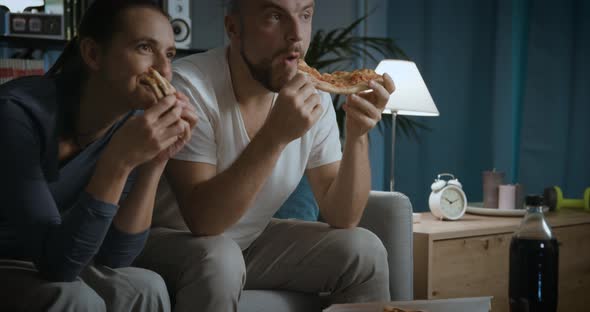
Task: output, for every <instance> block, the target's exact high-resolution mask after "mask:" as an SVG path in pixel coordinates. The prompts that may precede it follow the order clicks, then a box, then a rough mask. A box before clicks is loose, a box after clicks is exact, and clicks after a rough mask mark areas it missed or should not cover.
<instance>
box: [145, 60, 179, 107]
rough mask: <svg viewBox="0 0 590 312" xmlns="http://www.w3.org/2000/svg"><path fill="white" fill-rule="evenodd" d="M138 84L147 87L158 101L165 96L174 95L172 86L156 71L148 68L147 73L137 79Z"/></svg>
mask: <svg viewBox="0 0 590 312" xmlns="http://www.w3.org/2000/svg"><path fill="white" fill-rule="evenodd" d="M139 82H140V83H143V84H145V85H147V86H148V87H149V88H150V89H151V90H152V92H154V95H155V96H156V98H157V99H158V100H159V99H161V98H163V97H165V96H168V95H172V94H174V93H176V89H175V88H174V86H172V85H171V84H170V82H168V80H166V79H165V78H164V77H162V75H160V73H158V71H157V70H155V69H153V68H151V67H150V68H149V69H148V72H147V73H144V74H142V75H141V76H140V77H139Z"/></svg>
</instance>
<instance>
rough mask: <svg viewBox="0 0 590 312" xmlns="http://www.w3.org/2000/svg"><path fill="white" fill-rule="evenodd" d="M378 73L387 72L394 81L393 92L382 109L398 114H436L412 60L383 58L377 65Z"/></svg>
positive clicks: (387, 112)
mask: <svg viewBox="0 0 590 312" xmlns="http://www.w3.org/2000/svg"><path fill="white" fill-rule="evenodd" d="M375 71H376V72H377V73H378V74H384V73H387V74H388V75H389V76H391V78H392V79H393V83H395V92H393V94H391V96H390V97H389V101H388V102H387V105H386V106H385V110H384V111H383V112H384V113H386V114H391V113H392V112H395V113H396V114H398V115H412V116H438V115H439V112H438V109H437V108H436V105H435V104H434V100H432V96H430V92H428V88H427V87H426V84H425V83H424V80H423V79H422V76H421V75H420V71H418V67H416V64H415V63H414V62H410V61H403V60H383V61H381V62H380V63H379V65H377V68H376V69H375Z"/></svg>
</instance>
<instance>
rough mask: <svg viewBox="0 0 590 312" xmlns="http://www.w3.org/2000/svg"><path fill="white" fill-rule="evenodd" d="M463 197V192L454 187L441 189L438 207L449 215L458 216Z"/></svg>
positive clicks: (463, 201) (463, 203)
mask: <svg viewBox="0 0 590 312" xmlns="http://www.w3.org/2000/svg"><path fill="white" fill-rule="evenodd" d="M464 206H465V199H464V198H463V194H462V193H461V192H460V191H459V190H457V189H456V188H454V187H448V188H446V189H444V190H443V193H442V194H441V198H440V208H441V210H442V211H443V212H444V213H445V214H446V215H447V216H449V217H458V216H460V215H461V213H462V212H463V207H464Z"/></svg>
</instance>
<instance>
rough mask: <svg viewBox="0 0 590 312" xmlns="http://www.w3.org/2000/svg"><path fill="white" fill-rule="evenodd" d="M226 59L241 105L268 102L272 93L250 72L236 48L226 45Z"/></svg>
mask: <svg viewBox="0 0 590 312" xmlns="http://www.w3.org/2000/svg"><path fill="white" fill-rule="evenodd" d="M226 53H227V60H228V64H229V71H230V75H231V81H232V85H233V89H234V94H235V97H236V99H237V100H238V103H239V104H240V105H241V106H251V105H255V104H256V103H262V105H266V104H264V103H268V102H269V99H272V97H273V96H274V93H273V92H272V91H270V90H268V89H267V88H265V87H264V86H263V85H262V84H260V82H258V81H257V80H256V79H254V77H252V75H251V74H250V70H249V69H248V66H247V65H246V63H245V62H244V59H243V58H242V55H241V54H240V50H239V49H238V48H232V47H228V48H227V50H226Z"/></svg>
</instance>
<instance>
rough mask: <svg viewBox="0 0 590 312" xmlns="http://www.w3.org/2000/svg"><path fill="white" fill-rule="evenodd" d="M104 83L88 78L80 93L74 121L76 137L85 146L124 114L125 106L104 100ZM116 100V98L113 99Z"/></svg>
mask: <svg viewBox="0 0 590 312" xmlns="http://www.w3.org/2000/svg"><path fill="white" fill-rule="evenodd" d="M103 86H104V83H100V82H98V81H95V80H93V79H92V78H89V80H88V81H87V83H86V84H85V86H83V87H82V92H81V93H80V109H79V111H78V116H76V117H77V120H76V123H77V125H76V136H77V140H79V143H82V144H83V145H86V144H88V143H91V142H92V141H94V140H96V139H97V138H99V137H101V136H102V135H104V134H105V133H106V131H107V130H108V129H109V128H110V127H111V126H112V125H113V124H114V123H115V122H116V121H117V120H118V119H119V118H120V117H121V116H122V115H123V114H124V113H125V108H126V104H125V103H120V102H118V101H113V99H108V100H107V99H105V98H104V95H105V94H112V91H109V90H105V88H104V87H103ZM114 98H116V97H114Z"/></svg>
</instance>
